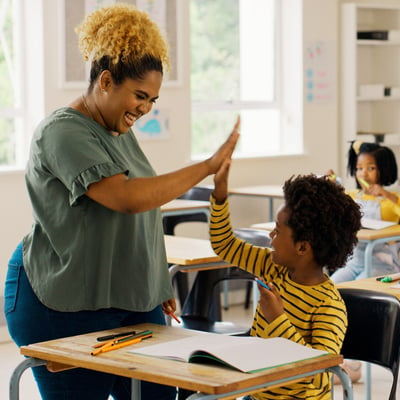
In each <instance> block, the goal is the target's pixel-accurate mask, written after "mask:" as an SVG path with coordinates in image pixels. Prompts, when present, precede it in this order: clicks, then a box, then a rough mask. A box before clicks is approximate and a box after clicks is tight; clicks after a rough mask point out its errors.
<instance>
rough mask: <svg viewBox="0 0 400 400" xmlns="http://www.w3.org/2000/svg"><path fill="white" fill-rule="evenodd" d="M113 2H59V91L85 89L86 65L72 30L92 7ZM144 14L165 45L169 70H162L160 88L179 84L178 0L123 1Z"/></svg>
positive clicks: (87, 77)
mask: <svg viewBox="0 0 400 400" xmlns="http://www.w3.org/2000/svg"><path fill="white" fill-rule="evenodd" d="M115 2H116V0H63V4H62V9H61V13H60V29H61V41H62V43H61V51H62V54H61V68H60V70H61V71H60V75H61V76H60V85H61V87H63V88H82V89H83V88H86V87H87V86H88V82H89V68H90V65H89V62H85V61H84V60H83V57H82V55H81V53H80V51H79V49H78V38H77V34H76V33H75V30H74V29H75V27H76V26H77V25H79V24H80V23H81V22H82V21H83V19H84V17H85V15H86V14H87V13H88V12H90V10H94V9H96V8H99V7H102V6H105V5H109V4H112V3H115ZM123 2H124V3H130V4H133V5H135V6H137V7H138V8H139V9H141V10H143V11H146V12H148V14H149V16H150V18H151V19H152V20H154V21H155V22H156V23H157V24H158V25H159V27H160V29H161V31H162V32H163V34H164V35H165V38H166V40H167V43H168V46H169V55H170V64H171V69H170V71H164V83H163V85H164V86H175V85H179V84H180V83H181V82H180V74H179V70H180V60H179V55H180V51H179V42H178V39H179V29H180V18H179V14H180V13H179V10H180V7H179V2H180V0H124V1H123Z"/></svg>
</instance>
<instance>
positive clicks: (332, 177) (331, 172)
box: [325, 169, 337, 182]
mask: <svg viewBox="0 0 400 400" xmlns="http://www.w3.org/2000/svg"><path fill="white" fill-rule="evenodd" d="M325 176H326V177H327V178H328V179H329V180H331V181H333V182H336V178H337V177H336V174H335V171H334V170H333V169H328V171H326V172H325Z"/></svg>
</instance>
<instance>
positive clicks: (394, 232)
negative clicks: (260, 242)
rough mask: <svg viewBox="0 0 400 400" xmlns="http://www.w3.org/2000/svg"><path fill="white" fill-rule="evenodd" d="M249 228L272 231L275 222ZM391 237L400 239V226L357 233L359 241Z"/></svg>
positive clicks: (262, 223)
mask: <svg viewBox="0 0 400 400" xmlns="http://www.w3.org/2000/svg"><path fill="white" fill-rule="evenodd" d="M251 227H252V228H256V229H263V230H266V231H272V230H273V229H274V227H275V222H261V223H259V224H253V225H251ZM391 236H399V238H400V224H399V225H393V226H389V227H387V228H383V229H360V230H359V231H358V233H357V237H358V239H359V240H375V239H381V238H387V237H391Z"/></svg>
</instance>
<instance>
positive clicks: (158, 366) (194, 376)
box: [20, 324, 343, 399]
mask: <svg viewBox="0 0 400 400" xmlns="http://www.w3.org/2000/svg"><path fill="white" fill-rule="evenodd" d="M131 328H133V329H135V330H147V329H150V330H152V331H153V337H152V338H151V339H147V340H144V341H143V342H141V343H138V344H134V345H131V346H127V347H124V348H121V349H118V350H113V351H110V352H107V353H103V354H100V355H98V356H91V355H90V352H91V351H92V350H93V348H92V346H93V345H94V344H95V343H96V337H98V336H102V335H108V334H111V333H118V332H124V331H126V330H129V329H131ZM194 334H196V331H191V330H189V329H182V328H178V327H169V326H161V325H155V324H140V325H135V326H132V327H125V328H119V329H114V330H107V331H101V332H94V333H89V334H85V335H78V336H73V337H69V338H62V339H57V340H52V341H48V342H42V343H35V344H31V345H28V346H22V347H21V348H20V350H21V354H23V355H25V356H30V357H35V358H39V359H42V360H47V361H48V363H47V367H48V368H49V369H50V370H51V371H54V372H56V371H61V370H63V369H67V368H68V367H69V368H70V367H71V366H72V367H82V368H87V369H91V370H96V371H101V372H106V373H111V374H116V375H120V376H125V377H128V378H134V379H140V380H146V381H151V382H154V383H159V384H166V385H171V386H179V387H181V388H184V389H188V390H193V391H201V392H203V393H207V394H223V393H227V392H232V391H236V390H243V389H244V390H245V389H246V388H248V387H251V386H255V385H258V384H264V383H268V382H272V381H276V380H279V379H285V378H291V377H292V376H293V375H294V374H299V373H303V372H304V373H306V372H310V371H318V370H321V369H325V368H328V367H333V366H336V365H338V364H340V363H341V362H342V360H343V357H342V356H341V355H334V354H328V355H324V356H322V357H318V358H315V359H312V360H306V361H301V362H297V363H293V364H289V365H284V366H280V367H277V368H271V369H268V370H265V371H261V372H257V373H252V374H246V373H242V372H237V371H234V370H232V369H229V368H225V367H216V366H211V365H202V364H192V363H184V362H179V361H172V360H167V359H159V358H156V357H150V356H144V355H139V354H132V353H128V352H127V350H128V349H130V348H132V347H133V346H135V347H137V348H138V347H139V346H140V347H141V346H143V347H145V346H147V345H152V344H157V343H160V342H161V341H168V340H176V339H178V338H184V337H187V336H192V335H194ZM295 380H298V378H297V379H293V381H295ZM281 385H282V383H281V384H280V386H281ZM273 386H278V385H277V384H275V385H271V387H273ZM221 398H222V397H221ZM226 398H228V397H226ZM229 398H231V399H232V398H234V397H229Z"/></svg>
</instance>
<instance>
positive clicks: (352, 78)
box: [340, 2, 400, 168]
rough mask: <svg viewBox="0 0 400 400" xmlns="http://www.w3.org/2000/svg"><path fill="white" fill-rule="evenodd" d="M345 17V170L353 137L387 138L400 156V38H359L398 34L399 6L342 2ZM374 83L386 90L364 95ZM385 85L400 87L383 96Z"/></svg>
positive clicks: (365, 139) (343, 70)
mask: <svg viewBox="0 0 400 400" xmlns="http://www.w3.org/2000/svg"><path fill="white" fill-rule="evenodd" d="M341 15H342V21H341V26H342V28H341V29H342V32H341V33H342V34H341V51H342V54H341V60H342V67H341V111H342V113H341V128H342V129H341V137H340V142H341V150H342V156H341V159H340V160H341V161H340V162H341V168H344V166H345V165H346V162H347V160H346V147H347V144H348V142H349V141H351V140H357V139H360V140H364V141H372V142H373V141H376V142H379V143H381V142H382V141H383V144H384V145H387V146H389V147H395V148H396V151H395V154H396V157H397V158H400V157H399V156H400V154H399V153H400V152H399V144H400V104H399V102H400V95H398V90H399V88H400V40H398V37H397V36H395V35H394V34H393V35H392V36H391V37H390V39H391V40H369V39H358V38H357V32H362V31H364V32H365V31H371V32H372V31H388V32H391V31H393V32H396V34H397V31H400V6H388V5H383V6H380V5H374V6H371V5H367V4H361V3H354V2H353V3H343V4H342V14H341ZM374 85H376V86H381V87H382V90H380V91H378V92H375V93H374V92H373V91H372V92H371V93H369V92H368V91H366V92H365V95H366V96H360V93H362V94H364V92H360V87H361V86H374ZM385 87H390V88H392V89H396V91H395V90H393V91H392V96H384V90H385ZM364 89H365V88H364ZM369 94H372V96H371V95H369ZM374 94H377V96H374Z"/></svg>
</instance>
